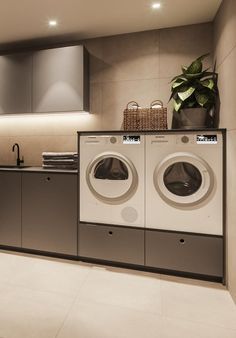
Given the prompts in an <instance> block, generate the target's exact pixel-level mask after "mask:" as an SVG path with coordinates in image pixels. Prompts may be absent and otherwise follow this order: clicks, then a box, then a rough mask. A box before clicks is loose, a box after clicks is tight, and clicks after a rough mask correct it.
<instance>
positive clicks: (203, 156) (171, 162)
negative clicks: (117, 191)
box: [146, 131, 223, 235]
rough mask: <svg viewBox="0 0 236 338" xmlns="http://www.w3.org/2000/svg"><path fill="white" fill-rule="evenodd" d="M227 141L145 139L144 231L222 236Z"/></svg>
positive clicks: (216, 137) (186, 136) (197, 135)
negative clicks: (224, 163) (225, 142)
mask: <svg viewBox="0 0 236 338" xmlns="http://www.w3.org/2000/svg"><path fill="white" fill-rule="evenodd" d="M222 196H223V136H222V133H221V132H220V131H217V132H215V131H212V132H211V131H207V132H201V131H194V132H191V131H189V132H187V131H186V132H175V133H168V132H166V133H163V134H151V135H147V136H146V227H147V228H155V229H164V230H172V231H185V232H192V233H200V234H212V235H222V234H223V211H222V209H223V202H222V199H223V197H222Z"/></svg>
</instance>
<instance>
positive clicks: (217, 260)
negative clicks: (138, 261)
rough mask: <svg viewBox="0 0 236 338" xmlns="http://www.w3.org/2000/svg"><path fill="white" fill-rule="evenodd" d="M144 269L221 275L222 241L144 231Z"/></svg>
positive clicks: (217, 238)
mask: <svg viewBox="0 0 236 338" xmlns="http://www.w3.org/2000/svg"><path fill="white" fill-rule="evenodd" d="M145 265H146V266H150V267H157V268H162V269H169V270H176V271H184V272H190V273H198V274H203V275H209V276H217V277H221V276H223V238H222V237H211V236H198V235H189V234H184V233H169V232H161V231H160V232H159V231H151V230H147V231H146V261H145Z"/></svg>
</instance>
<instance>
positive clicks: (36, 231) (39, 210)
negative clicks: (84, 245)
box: [22, 172, 77, 255]
mask: <svg viewBox="0 0 236 338" xmlns="http://www.w3.org/2000/svg"><path fill="white" fill-rule="evenodd" d="M22 247H23V248H28V249H35V250H41V251H47V252H55V253H61V254H68V255H77V175H76V174H61V173H52V174H51V173H26V172H25V173H22Z"/></svg>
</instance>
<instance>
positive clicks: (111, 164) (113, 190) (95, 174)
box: [86, 153, 138, 204]
mask: <svg viewBox="0 0 236 338" xmlns="http://www.w3.org/2000/svg"><path fill="white" fill-rule="evenodd" d="M86 181H87V184H88V187H89V189H90V191H91V192H92V193H93V195H94V196H95V197H96V198H97V199H98V200H100V201H102V202H104V203H108V204H121V203H123V202H125V201H127V200H129V199H130V198H131V197H132V196H133V194H134V193H135V191H136V189H137V186H138V174H137V171H136V169H135V167H134V165H133V163H132V162H131V161H130V160H128V159H127V158H126V157H124V156H123V155H121V154H118V153H102V154H100V155H99V156H97V157H96V158H95V159H94V160H93V161H92V162H91V163H90V164H89V165H88V167H87V171H86Z"/></svg>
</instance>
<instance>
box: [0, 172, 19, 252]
mask: <svg viewBox="0 0 236 338" xmlns="http://www.w3.org/2000/svg"><path fill="white" fill-rule="evenodd" d="M0 245H7V246H14V247H20V246H21V173H17V172H10V173H9V172H4V171H2V172H0Z"/></svg>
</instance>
